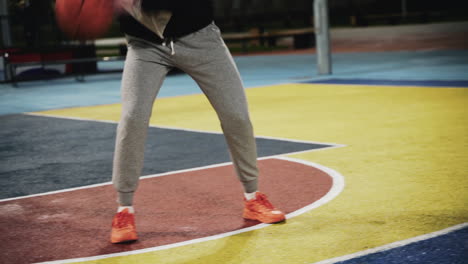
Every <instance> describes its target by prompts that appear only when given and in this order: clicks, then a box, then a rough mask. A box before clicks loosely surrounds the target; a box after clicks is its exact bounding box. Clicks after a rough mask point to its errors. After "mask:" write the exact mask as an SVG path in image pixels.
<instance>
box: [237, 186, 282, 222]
mask: <svg viewBox="0 0 468 264" xmlns="http://www.w3.org/2000/svg"><path fill="white" fill-rule="evenodd" d="M244 204H245V207H244V214H243V215H242V217H244V218H245V219H250V220H258V221H260V222H262V223H267V224H272V223H278V222H282V221H284V220H285V219H286V216H285V214H284V213H283V212H281V211H280V210H278V209H276V208H275V207H274V206H273V205H272V204H271V203H270V201H268V198H267V197H266V195H265V194H263V193H261V192H257V193H256V194H255V199H252V200H249V201H247V200H246V199H245V198H244Z"/></svg>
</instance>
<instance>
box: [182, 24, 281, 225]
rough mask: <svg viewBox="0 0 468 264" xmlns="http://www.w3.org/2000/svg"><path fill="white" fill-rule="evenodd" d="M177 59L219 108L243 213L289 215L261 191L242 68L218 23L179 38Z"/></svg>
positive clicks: (271, 219) (269, 218) (267, 218)
mask: <svg viewBox="0 0 468 264" xmlns="http://www.w3.org/2000/svg"><path fill="white" fill-rule="evenodd" d="M175 51H176V54H177V55H176V59H175V62H176V64H177V66H178V67H179V68H181V69H182V70H184V71H185V72H187V73H188V74H189V75H190V76H192V78H193V79H194V80H195V81H196V82H197V83H198V85H199V86H200V88H201V89H202V90H203V92H204V93H205V95H206V96H207V97H208V100H209V101H210V103H211V105H212V106H213V108H214V109H215V111H216V113H217V115H218V117H219V120H220V122H221V127H222V129H223V132H224V135H225V138H226V141H227V144H228V146H229V150H230V153H231V158H232V160H233V163H234V167H235V168H236V172H237V175H238V177H239V180H240V181H241V182H242V184H243V187H244V191H245V202H244V204H245V207H244V212H243V215H242V216H243V217H244V218H246V219H251V220H258V221H261V222H263V223H276V222H281V221H283V220H284V219H285V214H284V213H283V212H281V211H279V210H277V209H276V208H275V207H274V206H273V205H272V204H271V203H270V202H269V201H268V199H267V197H266V195H265V194H263V193H260V192H258V168H257V149H256V143H255V138H254V134H253V128H252V124H251V121H250V117H249V111H248V106H247V99H246V96H245V93H244V87H243V84H242V81H241V78H240V74H239V71H238V70H237V67H236V65H235V63H234V60H233V58H232V56H231V54H230V52H229V50H228V49H227V47H226V45H225V44H224V41H223V40H222V39H221V34H220V31H219V29H218V27H217V26H215V25H214V24H212V25H209V26H207V27H206V28H204V29H202V30H200V31H198V32H195V33H194V34H191V35H189V36H187V37H185V38H182V39H180V40H179V42H178V43H177V42H176V45H175Z"/></svg>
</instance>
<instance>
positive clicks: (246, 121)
mask: <svg viewBox="0 0 468 264" xmlns="http://www.w3.org/2000/svg"><path fill="white" fill-rule="evenodd" d="M221 125H222V126H223V127H224V128H230V127H232V128H235V129H246V130H252V122H251V121H250V117H249V115H248V113H240V112H233V113H230V114H228V115H226V116H225V117H224V119H223V120H221Z"/></svg>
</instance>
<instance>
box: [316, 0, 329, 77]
mask: <svg viewBox="0 0 468 264" xmlns="http://www.w3.org/2000/svg"><path fill="white" fill-rule="evenodd" d="M314 24H315V43H316V47H317V69H318V74H319V75H325V74H331V73H332V65H331V53H330V28H329V22H328V2H327V0H314Z"/></svg>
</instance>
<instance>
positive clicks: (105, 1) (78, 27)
mask: <svg viewBox="0 0 468 264" xmlns="http://www.w3.org/2000/svg"><path fill="white" fill-rule="evenodd" d="M55 16H56V19H57V23H58V25H59V27H60V29H61V30H62V31H63V32H64V33H65V34H67V36H68V37H70V38H71V39H77V40H89V39H96V38H98V37H101V36H102V35H103V34H105V33H106V31H107V30H108V29H109V27H110V25H111V24H112V20H113V19H114V0H56V1H55Z"/></svg>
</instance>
